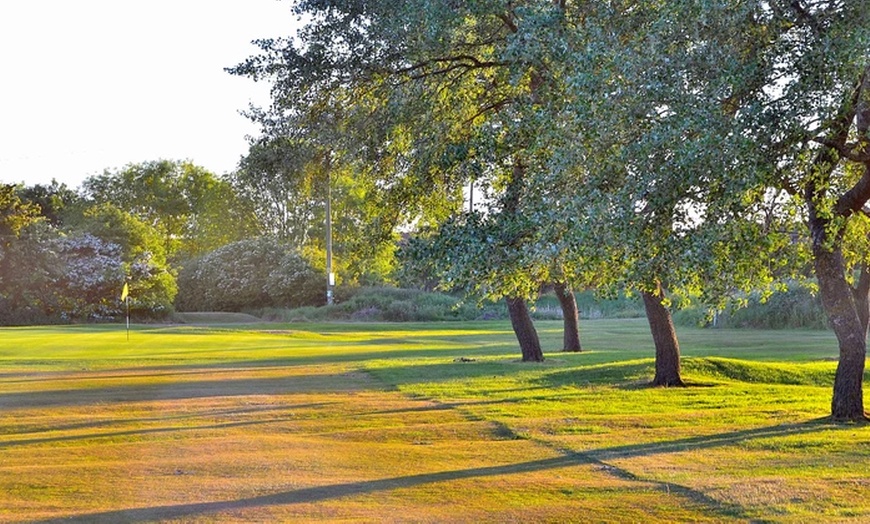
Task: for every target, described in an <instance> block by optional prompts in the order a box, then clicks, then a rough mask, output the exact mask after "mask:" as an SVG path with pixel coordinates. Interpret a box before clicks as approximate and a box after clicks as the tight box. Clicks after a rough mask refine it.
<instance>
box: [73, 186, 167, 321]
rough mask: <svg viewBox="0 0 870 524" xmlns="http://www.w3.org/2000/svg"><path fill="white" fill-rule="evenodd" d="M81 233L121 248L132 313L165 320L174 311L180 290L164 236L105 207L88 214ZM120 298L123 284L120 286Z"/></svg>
mask: <svg viewBox="0 0 870 524" xmlns="http://www.w3.org/2000/svg"><path fill="white" fill-rule="evenodd" d="M79 230H80V231H84V232H86V234H88V235H94V236H96V237H98V238H100V239H102V240H103V241H104V242H108V243H111V244H113V245H115V246H117V247H118V254H117V255H118V257H119V258H120V263H121V264H122V267H123V273H124V275H125V277H124V279H125V280H126V282H128V284H129V289H130V307H131V311H132V312H134V313H136V314H138V315H140V316H141V315H146V316H149V317H163V316H165V315H167V314H168V313H170V312H171V311H172V304H173V301H174V299H175V295H176V293H177V292H178V288H177V285H176V282H175V275H174V273H173V270H172V268H171V267H170V266H169V265H168V262H167V257H166V252H165V251H164V243H163V239H162V237H161V235H160V233H159V232H158V231H157V230H156V229H155V228H153V227H151V226H149V225H148V224H147V223H145V222H144V221H142V220H140V219H138V218H136V217H135V216H133V215H132V214H130V213H126V212H124V211H122V210H121V209H119V208H117V207H115V206H113V205H111V204H108V203H104V204H101V205H97V206H94V207H91V208H90V209H88V210H86V211H85V213H84V216H83V219H82V222H81V224H80V225H79ZM116 286H117V287H116V289H115V294H117V295H119V296H120V291H118V290H120V288H121V287H122V286H123V283H121V282H119V283H117V284H116Z"/></svg>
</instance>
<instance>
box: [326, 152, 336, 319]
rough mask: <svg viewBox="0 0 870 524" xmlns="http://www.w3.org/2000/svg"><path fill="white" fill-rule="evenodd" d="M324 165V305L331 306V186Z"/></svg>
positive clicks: (333, 274)
mask: <svg viewBox="0 0 870 524" xmlns="http://www.w3.org/2000/svg"><path fill="white" fill-rule="evenodd" d="M326 165H327V167H326V304H327V305H330V306H331V305H332V304H333V303H334V302H335V298H334V296H333V289H334V288H335V273H333V272H332V202H331V201H332V184H331V183H330V167H331V166H330V165H329V160H328V159H327V161H326Z"/></svg>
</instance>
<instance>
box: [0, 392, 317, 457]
mask: <svg viewBox="0 0 870 524" xmlns="http://www.w3.org/2000/svg"><path fill="white" fill-rule="evenodd" d="M329 404H330V403H328V402H315V403H308V404H292V405H284V406H280V407H274V406H268V407H266V406H264V407H253V408H246V409H226V410H218V411H202V412H197V413H189V414H185V415H168V416H165V417H142V418H128V419H108V420H96V421H89V422H81V423H76V424H65V425H58V426H51V427H34V428H25V429H24V430H22V431H16V432H7V433H6V434H5V435H4V436H5V437H10V436H12V437H15V436H17V437H19V438H17V439H15V440H5V441H0V449H3V448H10V447H14V446H24V445H30V444H44V443H51V442H69V441H76V440H89V439H97V438H106V437H119V436H130V435H145V434H153V433H165V432H172V431H191V430H208V429H218V428H230V427H239V426H245V425H254V424H255V423H256V424H260V423H262V424H269V423H274V422H286V421H289V420H290V419H289V418H288V417H286V416H283V417H273V418H269V419H265V420H257V421H238V422H225V423H222V424H210V425H207V426H177V427H167V428H143V429H136V430H124V431H112V432H103V433H88V434H79V435H62V436H54V437H36V436H30V437H27V438H24V436H25V435H39V434H41V433H46V432H49V431H51V432H54V433H57V432H61V431H76V430H99V429H103V428H111V427H114V426H118V425H123V424H143V423H149V422H162V423H170V422H177V421H182V420H193V419H196V418H203V417H209V418H214V417H220V416H230V417H231V416H252V415H260V416H262V414H264V413H287V412H288V411H292V410H296V409H314V408H321V407H324V406H327V405H329ZM293 420H294V421H296V420H298V419H297V418H293Z"/></svg>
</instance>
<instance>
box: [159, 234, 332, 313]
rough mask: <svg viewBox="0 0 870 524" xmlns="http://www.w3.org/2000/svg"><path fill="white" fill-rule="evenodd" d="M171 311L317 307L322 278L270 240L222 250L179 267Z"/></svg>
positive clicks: (241, 243)
mask: <svg viewBox="0 0 870 524" xmlns="http://www.w3.org/2000/svg"><path fill="white" fill-rule="evenodd" d="M178 290H179V291H178V297H177V299H176V303H175V306H176V308H178V309H179V310H182V311H241V310H245V309H253V308H260V307H299V306H304V305H317V304H319V303H321V302H322V301H323V299H324V297H325V294H326V277H325V275H323V274H322V273H321V272H318V271H316V270H315V269H314V268H313V267H312V266H311V264H310V263H308V261H307V260H305V259H304V258H303V257H302V256H301V255H299V253H297V252H296V251H295V250H294V249H292V248H291V247H290V246H287V245H286V244H282V243H281V242H280V241H278V240H276V239H274V238H271V237H260V238H254V239H247V240H241V241H238V242H234V243H232V244H228V245H226V246H223V247H221V248H218V249H216V250H215V251H212V252H211V253H208V254H206V255H205V256H203V257H200V258H198V259H195V260H191V261H188V262H187V263H186V264H184V267H183V269H182V270H181V271H180V272H179V274H178Z"/></svg>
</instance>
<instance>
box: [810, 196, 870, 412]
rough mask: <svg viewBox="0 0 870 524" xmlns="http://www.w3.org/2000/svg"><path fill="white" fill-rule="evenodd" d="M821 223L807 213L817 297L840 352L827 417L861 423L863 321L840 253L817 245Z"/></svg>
mask: <svg viewBox="0 0 870 524" xmlns="http://www.w3.org/2000/svg"><path fill="white" fill-rule="evenodd" d="M825 222H826V221H824V220H820V219H818V218H817V217H816V216H815V214H814V213H811V215H810V230H811V231H812V233H813V259H814V260H813V265H814V266H815V270H816V278H818V280H819V294H820V295H821V297H822V306H824V308H825V313H826V314H827V315H828V323H829V324H830V325H831V329H833V330H834V334H835V335H836V336H837V343H838V345H839V349H840V361H839V363H838V364H837V374H836V375H835V376H834V396H833V398H832V399H831V417H832V418H834V419H835V420H864V419H865V418H866V416H865V414H864V393H863V382H864V363H865V359H866V355H867V331H866V321H864V320H863V319H862V318H861V312H860V311H859V309H858V307H856V306H857V305H856V303H855V297H854V295H853V291H854V290H853V289H852V288H851V286H849V283H848V282H847V281H846V278H845V275H846V264H845V262H844V260H843V254H842V250H841V249H840V248H839V247H836V248H834V249H830V248H828V247H826V246H825V245H824V244H825V243H824V242H821V241H817V239H823V238H825V235H826V231H825ZM817 235H818V236H817ZM865 302H866V297H865ZM864 307H866V304H865V305H864Z"/></svg>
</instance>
